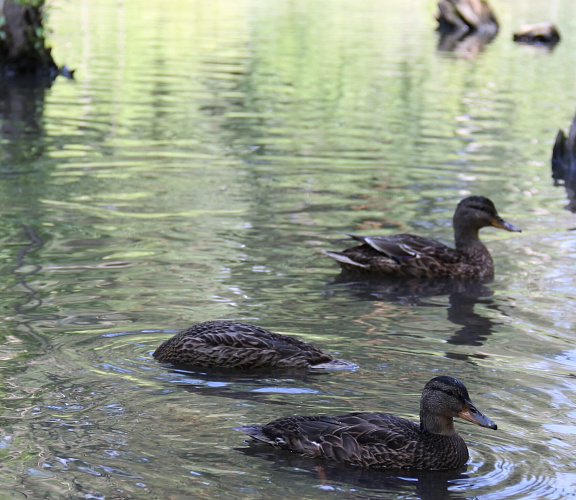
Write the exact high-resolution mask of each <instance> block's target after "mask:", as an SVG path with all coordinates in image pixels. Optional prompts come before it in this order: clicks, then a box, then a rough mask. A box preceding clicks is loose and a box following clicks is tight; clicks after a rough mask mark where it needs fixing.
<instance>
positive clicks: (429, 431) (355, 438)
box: [237, 376, 496, 470]
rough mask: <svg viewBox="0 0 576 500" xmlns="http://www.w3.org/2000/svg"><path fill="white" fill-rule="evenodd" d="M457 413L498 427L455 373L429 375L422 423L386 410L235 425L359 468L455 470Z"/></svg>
mask: <svg viewBox="0 0 576 500" xmlns="http://www.w3.org/2000/svg"><path fill="white" fill-rule="evenodd" d="M455 416H460V417H462V418H465V419H466V420H469V421H471V422H474V423H476V424H478V425H481V426H483V427H490V428H492V429H496V424H494V422H492V421H491V420H490V419H489V418H487V417H486V416H484V415H483V414H482V413H481V412H480V411H479V410H478V409H477V408H476V407H475V406H474V404H473V403H472V402H471V401H470V397H469V396H468V392H467V390H466V387H465V386H464V384H462V382H460V381H459V380H458V379H455V378H453V377H446V376H441V377H436V378H434V379H432V380H431V381H430V382H428V384H426V387H425V388H424V391H423V393H422V399H421V403H420V424H419V425H418V424H416V423H414V422H411V421H410V420H407V419H404V418H400V417H397V416H394V415H391V414H388V413H349V414H347V415H341V416H336V417H333V416H297V417H287V418H280V419H277V420H273V421H272V422H270V423H268V424H266V425H264V426H247V427H241V428H239V429H237V430H240V431H242V432H245V433H246V434H248V435H249V436H251V437H252V438H253V439H255V440H257V441H261V442H264V443H266V444H269V445H271V446H273V447H275V448H279V449H282V450H288V451H293V452H296V453H300V454H302V455H304V456H307V457H315V458H324V459H328V460H334V461H336V462H340V463H346V464H350V465H359V466H363V467H385V468H410V469H429V470H434V469H455V468H459V467H462V466H464V465H465V464H466V462H467V461H468V458H469V454H468V448H467V446H466V443H465V442H464V440H463V439H462V438H461V437H460V436H459V435H458V433H457V432H456V430H455V429H454V424H453V417H455Z"/></svg>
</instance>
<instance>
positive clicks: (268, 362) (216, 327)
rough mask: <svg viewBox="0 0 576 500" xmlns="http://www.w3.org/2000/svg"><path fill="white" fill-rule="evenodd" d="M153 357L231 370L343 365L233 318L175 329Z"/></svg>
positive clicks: (311, 347)
mask: <svg viewBox="0 0 576 500" xmlns="http://www.w3.org/2000/svg"><path fill="white" fill-rule="evenodd" d="M153 356H154V358H155V359H157V360H158V361H162V362H166V363H172V364H174V365H178V366H190V367H206V368H232V369H245V370H248V369H262V368H279V369H287V368H290V369H307V368H318V369H322V368H347V367H352V366H355V365H353V364H352V363H348V362H346V361H341V360H337V359H334V358H333V357H332V356H331V355H330V354H327V353H325V352H323V351H321V350H320V349H318V348H317V347H315V346H314V345H312V344H309V343H307V342H303V341H301V340H298V339H295V338H293V337H289V336H287V335H281V334H278V333H274V332H271V331H269V330H266V329H264V328H260V327H258V326H254V325H249V324H246V323H240V322H237V321H226V320H217V321H206V322H204V323H199V324H197V325H194V326H191V327H190V328H187V329H185V330H182V331H180V332H178V333H177V334H176V335H174V337H172V338H170V339H168V340H166V341H165V342H163V343H162V344H161V345H160V346H159V347H158V349H156V351H154V353H153Z"/></svg>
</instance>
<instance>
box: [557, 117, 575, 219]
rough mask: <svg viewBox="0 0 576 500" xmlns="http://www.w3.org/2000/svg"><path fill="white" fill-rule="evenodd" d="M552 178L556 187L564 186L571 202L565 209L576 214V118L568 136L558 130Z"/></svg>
mask: <svg viewBox="0 0 576 500" xmlns="http://www.w3.org/2000/svg"><path fill="white" fill-rule="evenodd" d="M552 178H553V179H554V185H555V186H560V185H562V184H564V187H565V188H566V193H567V194H568V201H569V203H568V205H566V207H565V208H566V209H567V210H570V212H573V213H576V116H574V120H573V121H572V125H571V126H570V131H569V133H568V136H566V134H565V133H564V131H563V130H562V129H560V130H558V135H557V136H556V142H555V143H554V149H553V150H552Z"/></svg>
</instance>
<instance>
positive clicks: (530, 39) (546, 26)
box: [513, 22, 560, 45]
mask: <svg viewBox="0 0 576 500" xmlns="http://www.w3.org/2000/svg"><path fill="white" fill-rule="evenodd" d="M513 39H514V41H515V42H521V43H533V44H542V45H556V44H557V43H558V42H559V41H560V33H559V32H558V28H557V27H556V25H555V24H554V23H550V22H544V23H537V24H527V25H525V26H522V27H520V29H519V30H518V31H517V32H516V33H514V38H513Z"/></svg>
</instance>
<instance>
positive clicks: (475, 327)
mask: <svg viewBox="0 0 576 500" xmlns="http://www.w3.org/2000/svg"><path fill="white" fill-rule="evenodd" d="M488 284H489V282H487V281H460V280H454V279H450V280H427V279H426V280H424V279H386V278H381V279H375V278H368V279H363V278H358V277H356V276H354V277H353V278H352V277H350V276H346V275H340V276H338V277H337V278H336V280H335V281H333V282H332V283H330V284H329V285H328V286H330V287H344V288H346V289H347V290H348V291H349V293H350V294H351V295H353V296H354V297H355V298H356V299H360V300H366V301H371V300H373V301H385V302H394V303H398V304H402V305H407V306H425V307H444V306H443V305H442V306H440V305H438V304H437V303H433V302H429V301H427V300H426V299H428V298H430V297H437V296H443V295H446V296H448V308H447V319H448V320H449V321H450V322H452V323H453V324H455V325H457V326H459V327H461V328H460V329H458V330H457V331H456V332H455V333H454V334H453V335H451V336H450V337H449V338H448V339H447V342H448V343H449V344H453V345H470V346H480V345H482V344H484V342H485V341H486V340H487V338H488V337H489V336H490V335H491V334H492V333H493V331H494V328H495V326H496V325H498V324H499V323H498V322H497V321H494V320H493V319H492V318H489V317H486V316H483V315H481V314H479V313H477V312H476V311H475V310H474V309H475V306H476V305H477V304H482V305H484V306H485V307H488V308H489V309H496V310H499V307H498V304H496V303H495V302H494V301H493V300H492V296H493V292H492V290H491V289H490V288H489V286H488ZM500 313H502V314H504V313H503V312H502V311H500ZM446 355H447V356H448V357H452V354H450V353H446ZM454 356H455V357H456V358H458V359H461V357H462V355H460V354H454Z"/></svg>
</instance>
